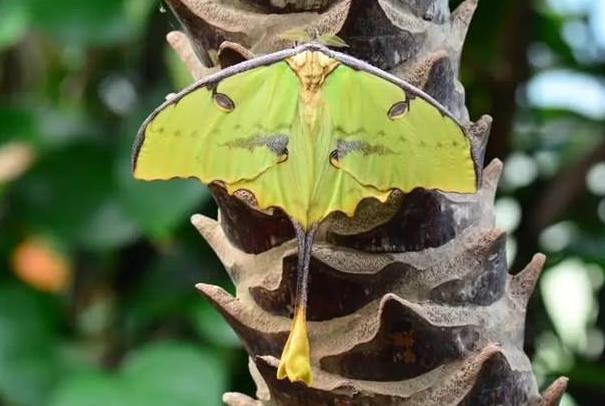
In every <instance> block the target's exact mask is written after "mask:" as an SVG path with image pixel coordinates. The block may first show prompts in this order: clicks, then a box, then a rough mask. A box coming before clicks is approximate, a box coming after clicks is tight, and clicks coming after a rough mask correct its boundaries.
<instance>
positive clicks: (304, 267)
mask: <svg viewBox="0 0 605 406" xmlns="http://www.w3.org/2000/svg"><path fill="white" fill-rule="evenodd" d="M295 229H296V240H297V242H298V264H297V269H296V272H297V273H296V299H295V306H294V317H293V319H292V327H291V328H290V335H289V336H288V341H286V345H285V346H284V350H283V352H282V356H281V359H280V361H279V366H278V368H277V378H278V379H284V378H288V379H289V380H290V382H296V381H301V382H303V383H304V384H306V385H307V386H309V385H311V383H312V382H313V376H312V375H311V358H310V346H309V337H308V334H307V296H308V286H309V263H310V261H311V246H312V245H313V237H314V236H315V230H316V229H317V227H316V226H315V225H313V226H311V228H310V229H309V230H308V231H305V230H303V229H302V227H300V226H299V225H298V224H296V223H295Z"/></svg>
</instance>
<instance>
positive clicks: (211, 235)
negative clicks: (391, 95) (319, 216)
mask: <svg viewBox="0 0 605 406" xmlns="http://www.w3.org/2000/svg"><path fill="white" fill-rule="evenodd" d="M166 2H167V3H168V5H169V6H170V8H171V9H172V11H173V12H174V13H175V15H176V16H177V18H178V19H179V21H180V22H181V24H182V27H183V31H184V33H180V32H173V33H171V34H169V37H168V39H169V41H170V43H171V44H172V45H173V47H174V48H175V50H176V51H177V52H178V53H179V55H180V56H181V58H182V59H183V61H184V62H185V63H186V64H187V66H188V68H189V70H190V71H191V73H192V74H193V76H194V77H196V78H199V77H203V76H204V75H207V74H208V73H209V72H211V71H213V70H217V69H220V68H221V67H225V66H226V65H230V64H233V63H236V62H238V61H240V60H242V59H246V58H249V57H250V56H251V55H254V54H261V53H267V52H271V51H276V50H278V49H281V48H284V47H288V46H291V43H290V42H288V41H286V40H284V39H283V38H282V36H280V34H283V33H284V32H287V31H292V30H297V31H305V32H307V33H308V34H309V35H311V36H314V35H322V34H338V35H339V36H340V37H341V38H343V39H344V40H345V41H346V42H347V43H348V44H349V45H350V48H348V49H347V50H346V51H347V52H348V53H350V54H352V55H353V56H356V57H357V58H360V59H363V60H366V61H368V62H370V63H372V64H373V65H376V66H378V67H380V68H382V69H384V70H387V71H389V72H391V73H394V74H395V75H397V76H399V77H401V78H403V79H405V80H407V81H408V82H410V83H412V84H414V85H416V86H417V87H420V88H422V89H423V90H425V91H426V92H427V93H428V94H430V95H431V96H433V97H434V98H435V99H437V100H438V101H439V102H441V103H442V104H443V105H444V106H446V107H447V108H448V109H449V110H450V111H451V112H452V113H453V114H454V115H455V116H456V117H457V118H458V119H459V120H460V121H461V122H462V123H464V124H465V125H466V127H467V129H468V133H469V134H470V136H471V138H472V143H473V148H474V152H475V154H474V155H475V157H477V162H476V165H477V167H480V168H482V167H483V156H484V152H485V145H486V141H487V137H488V133H489V130H490V125H491V118H490V117H489V116H483V117H481V118H480V119H479V120H478V121H477V122H475V123H473V122H471V121H470V120H469V117H468V112H467V110H466V107H465V104H464V89H463V87H462V85H461V84H460V83H459V82H458V80H457V77H458V68H459V62H460V55H461V51H462V46H463V43H464V38H465V35H466V30H467V28H468V25H469V23H470V20H471V17H472V14H473V12H474V9H475V7H476V5H477V1H476V0H466V1H465V2H463V3H462V4H461V5H460V6H459V7H458V8H457V9H456V10H455V11H454V12H451V13H450V10H449V8H448V5H447V1H446V0H425V1H417V0H400V1H397V0H230V1H227V0H223V1H221V0H203V1H202V0H166ZM501 166H502V165H501V163H500V162H499V161H498V160H495V161H493V162H491V163H490V164H489V165H487V167H486V168H485V169H484V170H483V171H482V176H481V189H480V191H479V193H477V194H476V195H473V196H459V195H448V194H443V193H438V192H429V191H423V190H416V191H414V192H412V193H409V194H407V195H404V194H394V195H393V196H392V198H391V199H389V201H388V202H387V203H385V204H378V203H376V202H375V201H364V202H363V203H362V204H361V206H360V208H359V209H358V212H357V215H356V216H355V217H354V218H353V219H348V218H346V217H344V216H338V215H335V216H333V217H332V218H331V219H330V220H329V221H327V222H326V224H324V225H323V227H322V228H321V229H320V230H319V231H318V235H317V239H316V241H317V242H316V244H315V245H314V247H313V257H312V260H311V269H310V285H309V298H308V303H309V306H308V310H307V317H308V319H309V320H310V321H311V322H310V325H309V335H310V339H311V343H312V346H313V351H312V365H313V373H314V377H315V379H314V383H313V385H312V387H306V386H304V385H303V384H300V383H296V384H293V383H290V382H289V381H287V380H278V379H276V367H277V364H278V357H279V356H280V354H281V350H282V348H283V345H284V343H285V340H286V338H287V336H288V331H289V328H290V325H291V320H290V318H291V317H292V311H293V307H294V306H293V300H294V292H295V285H296V274H295V271H296V260H297V258H296V257H297V249H296V244H295V241H294V240H293V237H294V230H293V228H292V226H291V224H290V222H289V220H288V218H287V217H286V216H285V214H284V213H282V212H280V211H279V210H273V211H272V212H260V211H258V210H256V209H255V208H254V207H253V204H252V203H250V199H247V196H245V195H239V196H237V197H233V196H229V195H227V194H226V192H225V191H224V190H222V189H221V188H220V187H218V186H212V187H211V190H212V192H213V195H214V197H215V199H216V201H217V203H218V205H219V207H220V219H219V221H218V222H217V221H214V220H211V219H208V218H205V217H203V216H199V215H198V216H194V217H193V219H192V221H193V224H194V225H195V226H196V227H197V228H198V230H199V231H200V233H201V234H202V235H203V236H204V238H206V240H207V241H208V242H209V243H210V245H211V246H212V247H213V248H214V250H215V251H216V253H217V255H218V256H219V257H220V259H221V260H222V262H223V264H224V265H225V268H226V269H227V272H229V275H230V276H231V278H232V280H233V282H234V283H235V285H236V288H237V293H236V297H232V296H231V295H229V294H228V293H227V292H225V291H224V290H222V289H220V288H218V287H216V286H210V285H205V284H200V285H198V288H199V290H200V292H201V293H202V295H204V296H205V297H206V298H207V299H208V300H210V301H211V302H212V303H213V304H214V305H215V306H216V308H217V309H218V310H219V311H220V312H221V314H222V315H223V316H224V317H225V319H226V320H227V321H228V322H229V323H230V324H231V326H232V327H233V329H234V330H235V331H236V332H237V334H238V335H239V337H240V338H241V340H242V342H243V344H244V346H245V348H246V350H247V351H248V354H249V355H250V363H249V367H250V372H251V374H252V376H253V378H254V380H255V382H256V384H257V388H258V390H257V398H258V400H256V399H251V398H249V397H247V396H245V395H242V394H237V393H227V394H225V396H224V400H225V402H226V403H227V404H228V405H231V406H236V405H242V406H245V405H288V406H294V405H458V404H462V405H513V406H518V405H523V404H531V405H556V404H558V402H559V400H560V398H561V396H562V394H563V392H564V391H565V387H566V379H565V378H559V379H558V380H557V381H555V382H554V383H553V384H552V385H551V386H550V387H549V388H548V389H547V390H546V391H545V392H544V393H543V394H542V395H540V394H539V392H538V388H537V385H536V381H535V379H534V376H533V373H532V370H531V364H530V361H529V359H528V358H527V356H526V355H525V354H524V352H523V336H524V334H523V332H524V323H525V310H526V305H527V301H528V299H529V297H530V295H531V293H532V291H533V289H534V286H535V283H536V280H537V278H538V276H539V274H540V271H541V269H542V266H543V263H544V256H543V255H540V254H537V255H535V256H534V258H533V260H532V261H531V262H530V263H529V265H527V267H526V268H525V269H524V270H523V271H521V272H520V273H519V274H517V275H515V276H511V275H509V274H508V272H507V265H506V252H505V235H504V233H503V232H502V231H500V230H498V229H496V228H494V212H493V201H494V194H495V189H496V185H497V182H498V177H499V175H500V171H501Z"/></svg>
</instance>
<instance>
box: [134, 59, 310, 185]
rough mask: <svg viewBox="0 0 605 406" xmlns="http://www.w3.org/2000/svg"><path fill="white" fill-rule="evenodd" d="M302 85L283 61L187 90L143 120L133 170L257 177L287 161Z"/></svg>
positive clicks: (167, 175)
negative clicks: (297, 84)
mask: <svg viewBox="0 0 605 406" xmlns="http://www.w3.org/2000/svg"><path fill="white" fill-rule="evenodd" d="M297 91H298V89H297V87H296V80H295V78H293V75H292V73H291V72H290V69H289V68H288V66H287V64H286V63H285V62H279V61H278V62H275V63H272V64H269V65H266V66H265V65H261V66H256V67H253V68H251V69H248V70H245V71H243V72H237V73H235V74H233V75H226V76H225V77H221V78H220V80H216V81H211V82H208V83H203V84H201V85H199V86H197V87H194V88H191V89H188V90H186V91H185V92H183V93H181V94H179V95H178V96H177V97H176V98H175V99H173V100H171V101H170V102H168V103H165V104H164V105H162V106H161V107H160V109H158V111H156V112H155V113H153V114H152V115H151V116H150V118H149V119H148V120H147V121H146V122H145V123H144V125H143V126H142V128H141V130H140V134H139V141H138V143H137V145H136V146H135V150H134V154H133V171H134V176H135V177H136V178H138V179H144V180H156V179H171V178H175V177H178V178H189V177H194V178H198V179H199V180H201V181H202V182H204V183H210V182H214V181H219V182H221V183H224V184H227V185H228V184H232V183H236V182H239V181H241V180H252V179H256V178H257V177H258V176H259V175H260V174H262V173H263V172H264V171H266V170H267V169H268V168H270V167H272V166H275V165H277V164H278V163H279V162H280V161H282V160H283V159H284V154H285V153H286V151H287V144H288V139H289V128H290V127H291V124H292V122H293V120H294V115H295V111H296V95H297ZM253 192H254V193H256V192H257V191H253ZM260 192H261V193H262V191H260Z"/></svg>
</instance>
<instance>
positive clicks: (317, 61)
mask: <svg viewBox="0 0 605 406" xmlns="http://www.w3.org/2000/svg"><path fill="white" fill-rule="evenodd" d="M286 61H287V63H288V65H290V68H291V69H292V70H293V71H294V73H296V76H298V79H299V81H300V84H301V87H302V90H303V93H316V92H318V91H319V89H320V88H321V86H322V85H323V83H324V81H325V80H326V77H327V76H328V75H329V74H330V73H331V72H332V71H333V70H334V69H335V68H336V66H338V64H339V62H338V61H337V60H335V59H332V58H330V57H329V56H327V55H325V54H323V53H322V52H318V51H305V52H301V53H300V54H296V55H294V56H293V57H291V58H288V59H287V60H286ZM303 96H304V95H303ZM303 98H304V97H303Z"/></svg>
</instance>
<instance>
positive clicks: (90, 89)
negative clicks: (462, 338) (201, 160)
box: [0, 0, 605, 406]
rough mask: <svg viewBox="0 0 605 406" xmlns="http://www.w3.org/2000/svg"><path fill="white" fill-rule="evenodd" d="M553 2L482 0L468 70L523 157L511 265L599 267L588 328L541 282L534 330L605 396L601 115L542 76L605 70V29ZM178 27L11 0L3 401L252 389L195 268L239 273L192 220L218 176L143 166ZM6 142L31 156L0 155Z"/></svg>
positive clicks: (3, 26) (573, 373) (1, 22)
mask: <svg viewBox="0 0 605 406" xmlns="http://www.w3.org/2000/svg"><path fill="white" fill-rule="evenodd" d="M578 1H579V0H578ZM559 2H562V3H566V2H565V1H562V0H561V1H559ZM454 3H459V2H454ZM555 3H557V1H556V0H552V1H551V0H549V1H546V2H541V1H534V2H524V1H511V2H502V1H496V0H482V1H481V2H480V7H479V10H478V13H477V16H476V18H475V21H474V24H473V25H472V27H471V31H470V33H469V42H468V45H467V47H466V50H465V55H464V58H463V61H464V63H463V66H462V68H461V73H462V80H463V83H464V84H465V86H466V88H467V95H468V102H469V106H470V110H471V116H472V117H473V118H477V117H478V116H479V115H480V114H483V113H489V114H492V115H493V116H494V118H495V127H494V133H493V139H492V141H491V143H490V155H491V156H499V157H501V158H502V159H504V160H505V161H506V162H507V168H512V169H507V171H505V174H504V179H503V183H502V188H501V193H500V196H501V197H500V200H499V202H500V206H499V207H500V209H501V210H500V211H499V215H500V218H501V219H504V222H505V223H506V224H508V225H507V226H506V227H508V231H510V233H511V238H510V240H509V242H510V250H511V254H512V255H511V263H512V264H513V266H512V268H513V270H514V271H518V270H519V269H520V268H521V266H522V265H524V263H525V262H527V260H528V258H529V257H530V256H531V255H532V254H533V253H534V252H535V251H537V250H543V251H546V252H547V253H548V254H549V263H548V269H547V270H546V273H547V274H548V273H549V272H550V271H551V270H555V271H553V273H554V272H556V269H557V268H556V266H557V265H560V264H562V263H564V260H565V259H566V258H569V257H574V258H578V259H579V261H580V263H592V264H596V266H597V268H591V269H593V270H592V271H586V272H587V274H590V275H592V276H591V278H592V279H590V280H591V281H592V282H591V283H593V288H594V289H593V290H590V291H588V290H586V291H585V294H586V295H591V296H590V297H591V298H593V297H594V299H595V301H594V302H595V303H594V304H593V309H592V310H591V311H592V312H593V313H594V314H593V316H590V315H589V316H590V317H589V316H587V318H586V320H587V321H586V329H587V331H586V337H587V340H586V343H585V344H586V345H584V347H582V346H579V347H577V346H576V347H574V346H573V345H574V344H573V343H569V342H566V341H565V340H562V339H561V338H560V337H563V336H562V335H561V334H560V331H559V330H558V328H559V327H557V322H556V320H555V319H556V317H554V316H553V314H552V311H551V310H549V309H548V308H547V306H546V305H544V303H547V302H548V300H544V301H543V300H542V298H541V297H540V293H542V294H543V295H549V294H551V293H552V292H551V293H549V291H548V290H547V289H542V290H540V291H539V292H538V293H536V299H535V301H534V303H533V306H532V309H531V310H530V313H529V316H528V317H529V324H528V337H527V342H528V351H530V352H531V353H532V354H533V355H534V360H535V366H536V371H537V373H538V377H539V380H540V384H541V385H545V384H546V383H549V382H550V381H552V379H553V378H554V377H555V376H556V375H557V374H566V375H569V376H570V377H571V379H572V380H571V384H570V394H571V397H570V398H567V400H566V401H567V402H573V401H572V400H571V399H572V397H573V399H575V402H576V403H578V404H586V405H591V404H603V403H605V390H604V389H603V388H604V387H605V367H603V361H604V356H603V351H602V350H603V348H602V347H603V345H602V344H603V343H602V341H603V334H602V331H603V327H604V325H605V317H604V316H603V315H602V312H601V313H598V311H599V309H600V308H601V307H602V303H604V302H605V294H604V293H603V289H600V285H599V281H598V276H595V272H594V269H597V271H596V273H600V274H601V278H602V274H603V269H605V230H604V226H603V222H604V221H605V200H604V198H603V196H602V195H600V194H599V193H595V192H594V191H592V192H591V191H590V190H589V189H590V188H587V187H586V179H585V178H586V175H587V172H589V171H590V170H591V169H592V168H593V167H594V166H595V165H596V164H597V163H598V162H601V161H605V158H603V156H602V155H599V154H598V153H599V151H601V150H600V148H603V147H602V144H603V143H604V142H605V126H604V125H603V123H604V120H605V117H604V116H603V115H599V114H596V115H595V114H588V113H586V112H584V111H582V109H581V108H576V107H577V106H574V105H571V106H570V105H569V104H561V105H557V104H556V103H554V104H553V103H550V104H549V103H545V102H544V101H543V100H542V101H541V99H540V97H539V96H540V92H539V91H538V92H537V95H536V94H534V95H533V96H532V81H533V80H534V79H536V78H538V77H539V76H540V75H541V74H542V73H544V72H548V71H552V70H557V69H559V70H560V69H564V70H565V71H566V72H573V73H579V74H582V75H587V76H589V77H590V78H593V79H594V80H595V83H596V85H595V86H597V87H598V86H599V83H600V85H601V86H602V83H603V79H604V77H605V56H604V52H603V46H604V44H602V43H598V41H597V40H596V39H595V38H594V37H593V36H591V35H590V32H591V31H590V28H586V30H588V31H587V32H588V34H586V35H585V36H584V37H582V38H584V39H583V40H581V41H578V40H577V37H578V36H582V27H591V26H592V25H591V24H595V23H593V22H591V18H595V17H594V16H593V15H591V13H590V11H589V10H590V9H589V8H586V9H581V10H580V11H577V10H575V11H574V10H572V11H569V10H567V9H561V8H557V7H555V6H553V4H555ZM583 3H587V4H588V3H590V4H592V3H593V2H590V1H585V2H583ZM594 3H598V0H595V1H594ZM525 18H526V19H525ZM597 24H598V23H597ZM600 24H603V25H605V20H604V21H602V22H601V23H600ZM570 27H571V28H570ZM175 28H177V27H176V24H174V23H173V22H171V18H170V16H169V15H168V14H167V13H163V12H162V10H161V8H160V6H159V4H158V3H157V2H155V1H149V0H86V1H73V0H54V1H48V0H0V161H3V160H4V161H6V160H8V161H10V160H16V163H14V164H13V167H14V166H16V167H17V168H19V166H20V165H21V166H22V168H21V170H14V169H13V170H12V172H11V171H7V170H6V168H5V166H3V165H0V233H1V234H0V404H3V405H14V406H40V405H52V406H71V405H86V406H88V405H90V406H94V405H104V406H105V405H107V406H113V405H143V404H145V405H146V406H156V405H158V406H159V405H171V406H181V405H183V406H185V405H218V404H219V403H220V396H221V394H222V393H223V392H224V391H226V390H239V391H243V392H247V393H251V394H252V393H253V392H254V389H253V387H252V384H251V382H250V378H249V377H248V373H247V370H246V367H245V366H246V356H245V354H244V352H243V351H242V349H241V348H240V346H239V343H238V341H237V339H236V338H235V336H234V334H233V333H232V332H231V330H230V329H229V327H228V326H227V325H226V324H225V323H224V321H223V320H222V318H221V317H220V316H219V315H218V314H217V313H216V311H214V309H212V308H211V307H210V305H209V304H207V303H206V302H205V301H204V300H202V299H200V298H199V297H198V296H197V295H196V294H195V290H194V287H193V286H194V284H195V283H196V282H199V281H202V280H203V281H204V282H210V283H215V284H219V285H221V286H224V287H225V288H226V289H232V287H231V286H230V283H229V281H228V280H227V277H226V275H225V274H224V273H223V272H222V268H221V266H220V264H219V263H218V262H217V260H216V259H215V257H214V256H213V254H212V253H211V251H210V249H209V247H208V246H207V245H205V243H204V242H203V240H202V238H201V237H199V236H198V235H197V234H196V232H195V231H194V230H193V229H192V227H191V226H190V225H189V224H188V218H189V216H190V215H191V214H193V213H196V212H201V213H204V214H207V215H210V216H215V215H216V208H215V207H214V204H213V202H212V201H211V200H210V199H209V194H208V192H207V190H206V189H205V188H204V187H202V186H201V185H199V184H198V183H196V182H192V181H175V182H169V183H141V182H135V181H134V180H133V179H132V178H131V176H130V170H129V165H130V147H131V145H132V142H133V138H134V134H135V133H136V130H137V128H138V126H139V124H140V123H141V122H142V120H143V119H144V117H145V116H146V114H147V113H148V112H150V111H151V110H152V108H153V107H155V106H156V105H158V104H159V103H160V102H161V101H162V100H163V96H164V95H165V94H167V93H169V92H171V91H174V89H175V88H178V87H182V85H183V84H185V83H187V82H188V81H189V78H188V76H187V74H186V73H185V72H184V70H183V68H182V67H181V66H180V64H179V63H178V62H176V61H175V56H174V55H173V54H172V53H171V52H170V51H169V50H168V48H167V46H166V45H165V41H164V38H163V37H164V34H165V33H166V32H167V31H168V30H170V29H175ZM574 30H575V31H574ZM574 32H575V33H574ZM578 33H579V34H578ZM177 84H178V85H177ZM555 85H557V86H559V85H560V83H559V84H556V83H555V84H552V86H555ZM589 90H590V89H586V88H582V89H578V90H577V92H578V93H582V92H588V91H589ZM593 90H594V89H593ZM601 90H602V89H601ZM604 92H605V91H604ZM534 93H536V92H535V91H534ZM580 104H581V103H580ZM580 107H581V106H580ZM604 114H605V113H604ZM9 145H13V146H14V145H18V146H20V147H21V148H22V149H21V155H20V154H16V153H12V155H11V154H9V155H6V156H5V155H2V152H3V151H4V152H6V151H7V149H6V147H7V146H9ZM591 154H592V155H591ZM7 156H8V158H7ZM4 161H3V162H4ZM30 161H31V163H30ZM515 165H516V166H515ZM2 171H4V172H8V173H9V175H10V176H9V175H6V174H4V175H6V176H4V175H3V174H2ZM519 173H521V174H525V175H526V176H521V177H519V176H517V175H518V174H519ZM597 183H598V179H597ZM603 194H605V192H603ZM568 197H569V199H568ZM599 210H601V212H602V213H601V215H599V213H600V211H599ZM515 216H516V217H515ZM515 219H516V221H515ZM501 221H502V220H501ZM507 221H508V222H507ZM552 227H559V229H556V228H555V229H553V228H552ZM553 230H554V231H553ZM557 230H558V231H557ZM549 232H550V234H549ZM557 232H558V234H557ZM545 233H546V234H545ZM549 235H550V237H549ZM553 236H554V237H553ZM557 238H558V239H557ZM31 239H37V240H39V241H42V242H43V246H45V247H46V249H48V250H50V252H53V253H54V254H55V255H59V256H60V257H62V258H64V261H65V264H55V266H54V268H53V267H52V266H51V267H50V268H48V269H50V270H53V271H52V272H59V271H58V270H57V269H63V270H66V272H67V273H68V274H69V276H70V277H69V278H68V280H67V281H66V283H65V286H64V288H63V289H62V290H61V291H60V292H57V291H55V290H56V289H50V288H48V287H49V286H50V285H48V283H47V281H45V280H39V278H40V275H39V274H35V273H34V275H33V276H32V275H29V276H28V275H25V274H24V273H23V272H21V273H19V271H18V270H16V269H15V263H17V261H16V259H15V258H16V257H17V254H16V253H17V252H18V247H20V246H22V244H23V243H24V242H25V241H29V240H31ZM40 255H42V256H43V257H44V255H45V254H44V251H43V250H42V251H41V253H40ZM45 258H46V257H45ZM22 260H23V261H25V262H24V263H27V261H30V260H32V259H31V258H22ZM51 262H52V261H51ZM55 262H56V261H55ZM34 264H37V265H39V264H40V263H39V262H35V261H34ZM49 266H50V265H49ZM64 268H65V269H64ZM39 269H46V268H44V266H42V265H40V268H39ZM49 272H50V271H49ZM52 272H50V273H49V275H51V276H52V275H54V274H53V273H52ZM26 282H29V283H26ZM34 286H36V287H37V288H38V289H36V288H34ZM45 286H46V287H47V289H46V290H47V292H41V291H39V289H40V288H42V290H45V289H44V287H45ZM48 290H53V291H52V292H48ZM555 294H560V293H556V292H555ZM563 297H564V294H563ZM571 299H572V301H573V300H574V299H575V298H571ZM597 299H598V300H597ZM597 314H598V316H597ZM549 316H550V317H549ZM599 337H600V338H599ZM589 338H590V339H589ZM599 340H601V341H599Z"/></svg>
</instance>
